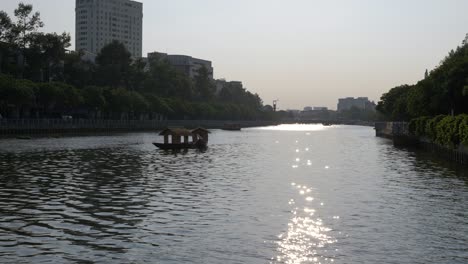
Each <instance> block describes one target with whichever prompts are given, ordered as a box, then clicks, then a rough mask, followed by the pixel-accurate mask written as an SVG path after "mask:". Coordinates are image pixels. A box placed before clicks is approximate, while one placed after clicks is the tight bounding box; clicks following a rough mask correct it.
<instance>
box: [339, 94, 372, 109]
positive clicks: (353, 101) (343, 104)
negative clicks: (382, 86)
mask: <svg viewBox="0 0 468 264" xmlns="http://www.w3.org/2000/svg"><path fill="white" fill-rule="evenodd" d="M353 107H356V108H358V109H362V110H375V103H374V102H371V101H369V98H367V97H358V98H353V97H347V98H341V99H338V108H337V110H338V112H341V111H344V110H349V109H351V108H353Z"/></svg>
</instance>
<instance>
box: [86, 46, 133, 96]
mask: <svg viewBox="0 0 468 264" xmlns="http://www.w3.org/2000/svg"><path fill="white" fill-rule="evenodd" d="M131 62H132V59H131V54H130V52H129V51H128V50H127V48H126V47H125V45H124V44H122V43H120V42H119V41H117V40H114V41H113V42H111V43H110V44H108V45H106V46H104V47H103V48H102V49H101V51H100V52H99V53H98V55H97V57H96V63H97V69H96V76H95V80H96V83H97V84H99V85H102V86H110V87H113V88H116V87H118V86H120V85H125V86H127V87H128V86H129V85H128V82H129V79H128V75H129V73H130V65H131Z"/></svg>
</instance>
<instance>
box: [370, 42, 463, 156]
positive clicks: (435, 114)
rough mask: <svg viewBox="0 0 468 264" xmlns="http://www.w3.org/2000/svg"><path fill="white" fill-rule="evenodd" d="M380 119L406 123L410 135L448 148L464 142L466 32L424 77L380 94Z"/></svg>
mask: <svg viewBox="0 0 468 264" xmlns="http://www.w3.org/2000/svg"><path fill="white" fill-rule="evenodd" d="M377 111H378V112H379V113H380V114H381V115H382V120H385V121H388V122H392V121H397V122H408V123H409V133H410V136H413V137H417V138H424V140H425V141H428V142H431V143H434V144H438V145H440V146H443V147H447V148H450V149H454V148H458V147H459V146H460V145H461V144H463V145H468V115H467V113H468V34H467V36H466V38H465V39H464V40H463V42H462V45H461V46H458V47H457V48H456V49H455V50H451V51H450V52H449V54H448V55H447V56H446V57H445V58H444V59H443V60H442V61H441V62H440V64H439V65H438V66H437V67H436V68H435V69H434V70H432V71H430V72H429V71H427V70H426V72H425V75H424V79H422V80H421V81H419V82H417V83H416V84H414V85H401V86H397V87H395V88H392V89H390V91H388V92H387V93H385V94H383V95H382V97H381V100H380V101H379V103H378V105H377Z"/></svg>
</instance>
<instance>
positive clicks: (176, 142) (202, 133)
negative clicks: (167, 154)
mask: <svg viewBox="0 0 468 264" xmlns="http://www.w3.org/2000/svg"><path fill="white" fill-rule="evenodd" d="M209 133H210V131H208V130H206V129H204V128H201V127H200V128H196V129H193V130H189V129H185V128H166V129H164V130H163V131H161V132H160V133H159V135H160V136H164V143H156V142H154V143H153V145H155V146H156V147H158V148H160V149H203V148H206V146H207V145H208V134H209ZM169 137H170V139H169Z"/></svg>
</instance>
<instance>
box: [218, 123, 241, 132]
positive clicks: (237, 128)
mask: <svg viewBox="0 0 468 264" xmlns="http://www.w3.org/2000/svg"><path fill="white" fill-rule="evenodd" d="M241 129H242V128H241V125H240V124H224V126H223V128H222V130H229V131H240V130H241Z"/></svg>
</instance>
